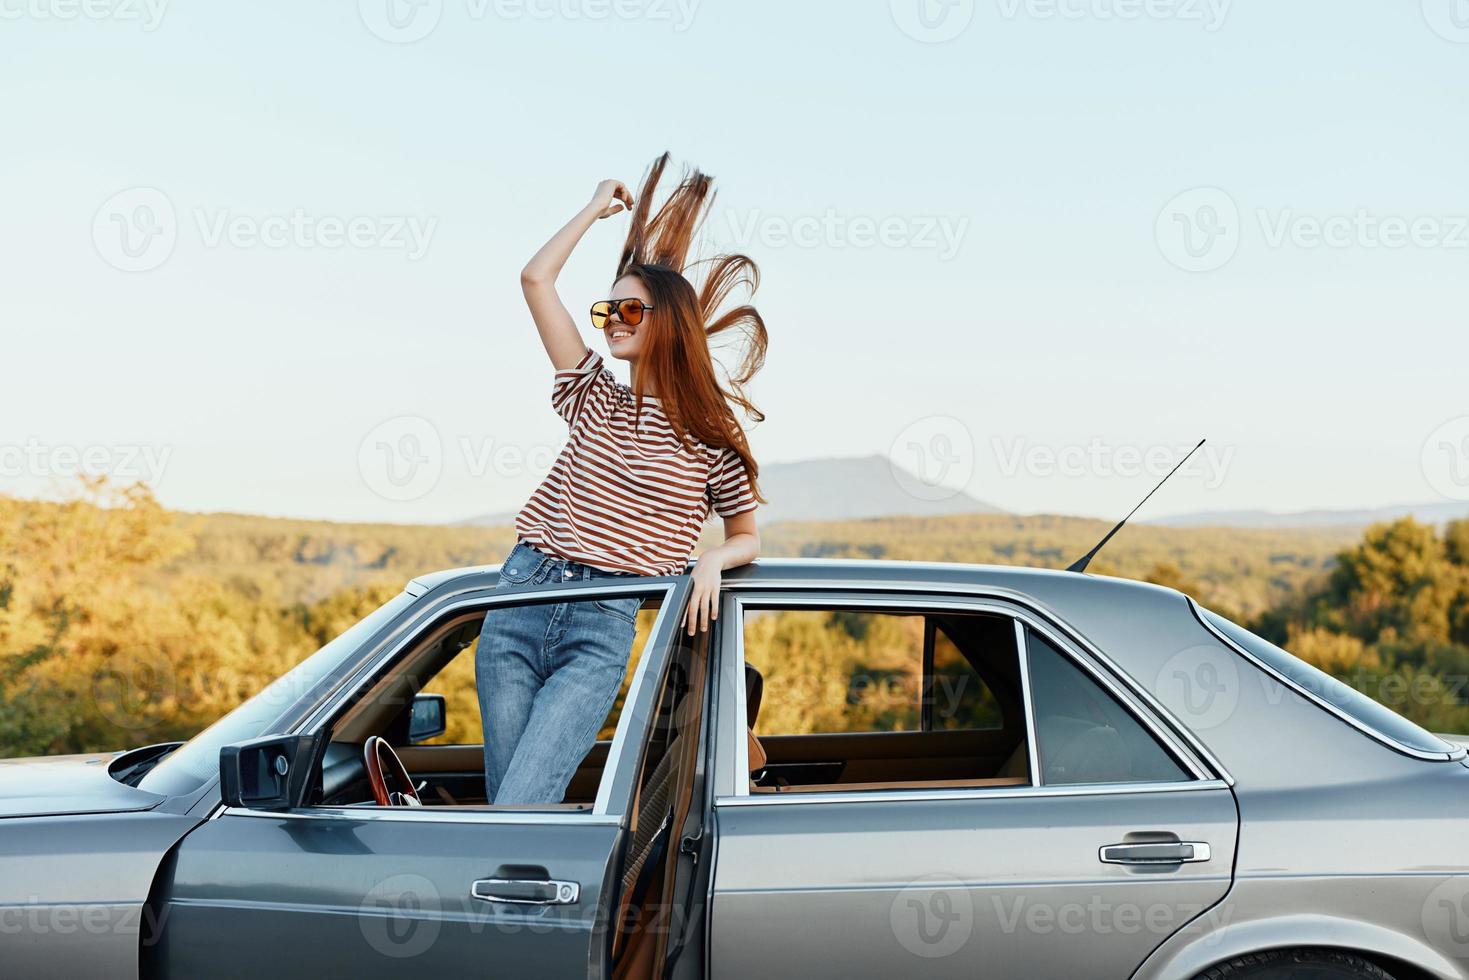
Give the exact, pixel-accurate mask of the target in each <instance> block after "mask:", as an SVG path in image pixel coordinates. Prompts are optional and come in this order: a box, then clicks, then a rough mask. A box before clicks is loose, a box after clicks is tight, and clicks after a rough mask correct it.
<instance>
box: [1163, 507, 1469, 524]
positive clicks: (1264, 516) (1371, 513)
mask: <svg viewBox="0 0 1469 980" xmlns="http://www.w3.org/2000/svg"><path fill="white" fill-rule="evenodd" d="M1401 517H1412V518H1414V519H1415V520H1418V521H1422V522H1423V523H1425V524H1444V523H1446V522H1448V521H1453V520H1458V519H1459V518H1462V517H1469V503H1466V502H1462V501H1455V502H1452V503H1443V502H1439V503H1432V504H1398V505H1396V506H1392V507H1372V508H1366V509H1363V510H1302V511H1295V512H1293V513H1283V514H1282V513H1275V512H1273V511H1268V510H1216V511H1202V512H1200V513H1197V514H1180V515H1178V516H1177V517H1160V518H1157V519H1156V520H1150V521H1145V522H1143V523H1146V524H1156V525H1159V526H1160V527H1251V528H1276V527H1282V528H1287V527H1289V528H1294V527H1366V526H1367V525H1369V524H1377V523H1379V522H1381V521H1395V520H1397V519H1398V518H1401Z"/></svg>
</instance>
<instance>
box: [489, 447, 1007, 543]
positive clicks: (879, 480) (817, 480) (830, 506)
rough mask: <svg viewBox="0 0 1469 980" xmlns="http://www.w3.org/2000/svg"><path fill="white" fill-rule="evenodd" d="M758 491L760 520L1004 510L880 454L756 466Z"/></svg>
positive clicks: (492, 519)
mask: <svg viewBox="0 0 1469 980" xmlns="http://www.w3.org/2000/svg"><path fill="white" fill-rule="evenodd" d="M760 490H761V492H762V493H764V495H765V498H766V500H768V501H769V503H767V504H766V505H765V506H764V507H762V508H761V509H760V522H761V523H762V524H774V523H776V522H778V521H847V520H857V519H861V518H866V517H937V516H940V515H945V514H1001V513H1004V511H1002V510H1000V509H999V508H998V507H994V506H992V505H990V504H987V503H985V502H983V501H981V500H976V499H975V498H974V497H971V496H970V495H969V494H967V493H962V492H955V493H952V494H948V492H947V491H943V492H942V494H944V495H943V496H942V499H939V500H930V499H926V498H928V497H934V496H940V495H941V494H940V493H935V492H930V491H929V488H928V487H926V486H924V485H923V484H922V482H921V481H920V480H919V478H918V477H917V476H915V475H913V474H912V473H910V472H908V471H906V470H903V469H900V468H898V467H896V466H895V465H894V464H893V463H892V462H891V461H890V460H888V458H887V457H886V456H855V457H846V458H838V459H808V460H801V461H800V462H795V463H771V464H768V465H766V466H762V467H761V468H760ZM514 520H515V514H514V513H513V512H509V513H500V514H485V515H483V516H480V517H475V518H471V519H470V520H467V521H463V522H462V523H464V524H467V525H472V526H476V527H487V526H499V525H504V524H510V523H513V522H514Z"/></svg>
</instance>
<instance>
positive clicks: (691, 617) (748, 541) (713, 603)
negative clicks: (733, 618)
mask: <svg viewBox="0 0 1469 980" xmlns="http://www.w3.org/2000/svg"><path fill="white" fill-rule="evenodd" d="M758 554H760V532H759V531H758V530H756V528H755V512H754V511H753V510H747V511H745V512H744V513H743V514H736V515H735V516H734V517H726V518H725V519H724V544H722V545H720V546H719V547H717V548H710V549H709V550H708V551H706V552H704V553H703V554H702V555H700V556H699V560H698V561H696V562H694V571H693V573H692V574H691V575H690V576H689V577H690V578H691V579H692V580H693V583H694V585H693V588H692V589H691V590H690V591H689V606H688V609H687V610H685V612H684V617H683V624H684V627H685V628H686V629H687V630H688V631H689V636H693V635H694V634H695V633H703V632H707V631H708V629H709V627H710V626H712V625H713V624H714V621H715V620H716V619H718V618H719V587H720V585H722V584H723V580H724V570H725V569H726V568H736V567H738V566H740V565H744V564H746V563H748V562H752V561H754V560H755V556H756V555H758Z"/></svg>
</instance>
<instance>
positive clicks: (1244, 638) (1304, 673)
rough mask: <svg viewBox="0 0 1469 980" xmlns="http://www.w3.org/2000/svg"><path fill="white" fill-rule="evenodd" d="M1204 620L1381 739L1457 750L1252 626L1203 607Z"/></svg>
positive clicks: (1424, 748) (1422, 749) (1437, 749)
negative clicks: (1295, 654) (1279, 644)
mask: <svg viewBox="0 0 1469 980" xmlns="http://www.w3.org/2000/svg"><path fill="white" fill-rule="evenodd" d="M1200 612H1201V613H1203V615H1204V619H1205V621H1206V622H1207V623H1208V624H1209V625H1210V626H1213V627H1214V628H1215V629H1217V630H1218V631H1219V632H1220V633H1223V634H1224V636H1225V638H1226V639H1229V640H1231V641H1233V642H1234V643H1235V644H1237V645H1238V646H1240V647H1241V648H1242V649H1243V650H1244V651H1245V652H1246V653H1248V654H1249V655H1251V656H1252V657H1254V658H1256V659H1257V660H1260V661H1261V662H1263V663H1264V664H1265V666H1267V667H1269V668H1270V669H1271V670H1274V671H1275V672H1276V673H1278V674H1280V675H1281V676H1283V677H1284V678H1285V679H1286V680H1288V681H1289V682H1290V683H1292V684H1293V685H1295V686H1296V687H1297V688H1300V689H1301V690H1304V691H1306V692H1307V693H1309V694H1312V695H1314V696H1315V697H1316V698H1317V699H1318V700H1320V701H1323V702H1325V703H1326V704H1329V705H1331V706H1332V707H1333V708H1335V709H1336V710H1337V711H1340V712H1341V713H1342V714H1344V715H1346V716H1347V717H1348V718H1350V719H1352V720H1353V721H1355V722H1357V724H1359V725H1361V726H1362V727H1363V728H1366V729H1368V730H1369V731H1371V732H1374V733H1376V734H1377V735H1378V736H1379V737H1380V738H1381V739H1383V740H1385V741H1388V742H1393V743H1396V744H1397V745H1400V746H1402V747H1403V748H1406V749H1409V750H1411V751H1414V752H1431V753H1434V754H1438V755H1450V754H1454V753H1455V751H1456V750H1455V747H1454V746H1452V745H1450V744H1449V743H1447V742H1445V741H1444V740H1443V739H1441V738H1439V737H1438V736H1437V735H1432V734H1429V733H1428V732H1426V731H1424V730H1423V729H1422V728H1420V727H1418V726H1417V725H1415V724H1414V723H1413V722H1411V721H1409V720H1408V719H1406V718H1404V717H1403V716H1402V715H1400V714H1397V713H1396V712H1394V711H1392V710H1391V709H1389V708H1386V707H1383V706H1382V705H1381V704H1378V703H1377V702H1376V701H1374V700H1372V699H1371V698H1369V697H1368V696H1367V695H1365V694H1363V693H1362V692H1361V691H1359V690H1357V689H1356V688H1354V687H1352V686H1351V685H1350V684H1347V683H1346V682H1345V681H1342V680H1339V679H1337V678H1335V677H1332V676H1331V675H1330V674H1328V673H1326V672H1325V671H1322V670H1320V669H1318V668H1316V667H1313V666H1311V665H1310V664H1308V663H1306V662H1305V661H1304V660H1301V659H1300V658H1299V657H1296V656H1294V655H1293V654H1290V653H1288V652H1286V651H1285V650H1282V649H1281V648H1280V647H1278V646H1276V645H1275V644H1274V643H1271V642H1270V641H1269V640H1266V639H1263V638H1262V637H1259V636H1256V635H1255V634H1254V633H1251V632H1250V631H1249V630H1247V629H1245V628H1244V627H1243V626H1240V625H1238V624H1236V623H1232V622H1230V621H1229V620H1227V619H1225V618H1224V617H1223V616H1220V615H1219V614H1218V613H1212V612H1210V611H1209V610H1207V609H1200Z"/></svg>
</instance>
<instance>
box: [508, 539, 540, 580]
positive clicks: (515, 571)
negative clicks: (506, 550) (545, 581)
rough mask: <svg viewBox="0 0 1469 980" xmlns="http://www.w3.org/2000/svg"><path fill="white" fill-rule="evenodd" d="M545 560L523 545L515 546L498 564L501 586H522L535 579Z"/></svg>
mask: <svg viewBox="0 0 1469 980" xmlns="http://www.w3.org/2000/svg"><path fill="white" fill-rule="evenodd" d="M544 561H545V559H544V558H542V557H541V556H540V555H539V554H537V553H536V552H535V551H533V550H531V549H530V548H527V547H526V546H525V545H523V544H517V545H516V546H515V547H514V548H511V549H510V554H508V555H506V556H505V561H504V562H502V563H501V564H500V584H501V585H524V584H526V583H527V582H529V581H530V580H531V579H533V578H535V575H536V572H538V571H540V569H541V563H542V562H544Z"/></svg>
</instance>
